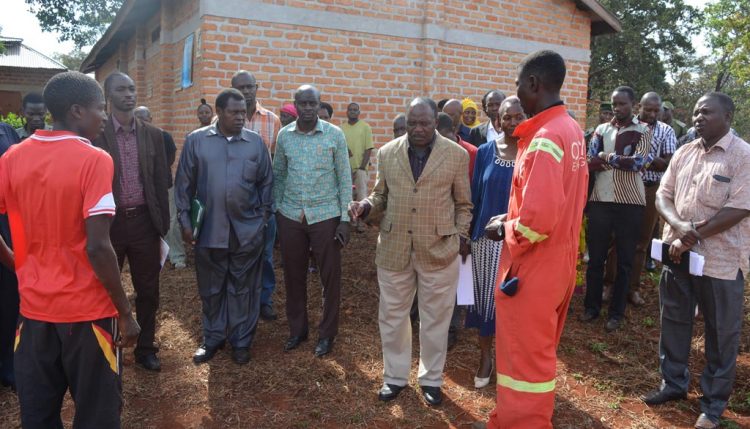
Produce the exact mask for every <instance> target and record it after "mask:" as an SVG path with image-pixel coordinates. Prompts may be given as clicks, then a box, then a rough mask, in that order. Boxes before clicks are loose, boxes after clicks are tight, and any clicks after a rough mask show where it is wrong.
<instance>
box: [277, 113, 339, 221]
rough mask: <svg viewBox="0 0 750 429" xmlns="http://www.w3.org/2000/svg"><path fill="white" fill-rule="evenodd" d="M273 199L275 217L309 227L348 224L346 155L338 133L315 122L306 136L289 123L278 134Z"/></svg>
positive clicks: (329, 126)
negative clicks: (329, 222) (333, 222)
mask: <svg viewBox="0 0 750 429" xmlns="http://www.w3.org/2000/svg"><path fill="white" fill-rule="evenodd" d="M273 175H274V186H273V196H274V200H275V201H276V206H277V208H278V211H279V213H281V214H282V215H283V216H285V217H287V218H289V219H292V220H295V221H298V222H301V221H302V219H303V217H304V218H305V219H306V220H307V223H308V224H313V223H317V222H321V221H324V220H328V219H331V218H335V217H340V218H341V221H342V222H349V214H348V211H347V208H348V205H349V202H350V201H351V200H352V176H351V168H350V167H349V152H348V150H347V146H346V138H345V137H344V133H343V132H342V131H341V129H340V128H339V127H337V126H335V125H332V124H330V123H328V122H326V121H323V120H320V119H319V120H318V122H317V124H316V125H315V129H314V130H312V131H311V132H310V133H303V132H301V131H299V130H297V122H296V121H295V122H292V123H291V124H289V125H287V126H286V127H284V128H282V129H281V131H279V136H278V138H277V139H276V155H275V156H274V159H273Z"/></svg>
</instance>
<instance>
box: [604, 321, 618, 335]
mask: <svg viewBox="0 0 750 429" xmlns="http://www.w3.org/2000/svg"><path fill="white" fill-rule="evenodd" d="M620 326H622V320H619V319H609V320H607V324H606V325H605V326H604V330H605V331H607V332H614V331H616V330H618V329H620Z"/></svg>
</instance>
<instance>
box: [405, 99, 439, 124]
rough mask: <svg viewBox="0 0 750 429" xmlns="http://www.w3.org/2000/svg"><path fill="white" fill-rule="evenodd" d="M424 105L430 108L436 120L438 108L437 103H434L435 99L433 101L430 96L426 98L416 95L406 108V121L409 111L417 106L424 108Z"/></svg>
mask: <svg viewBox="0 0 750 429" xmlns="http://www.w3.org/2000/svg"><path fill="white" fill-rule="evenodd" d="M425 107H427V108H429V109H430V110H432V113H433V114H434V117H435V120H437V115H438V108H437V104H435V101H433V100H432V99H431V98H427V97H417V98H415V99H414V100H412V101H411V103H409V108H408V109H406V117H407V121H408V120H409V112H411V111H412V110H415V109H417V108H420V109H421V108H425Z"/></svg>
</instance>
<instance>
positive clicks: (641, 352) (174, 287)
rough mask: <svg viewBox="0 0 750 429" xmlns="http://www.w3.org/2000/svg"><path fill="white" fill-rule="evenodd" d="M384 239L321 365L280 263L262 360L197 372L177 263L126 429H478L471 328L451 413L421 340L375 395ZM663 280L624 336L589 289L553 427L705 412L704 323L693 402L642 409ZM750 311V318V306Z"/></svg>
mask: <svg viewBox="0 0 750 429" xmlns="http://www.w3.org/2000/svg"><path fill="white" fill-rule="evenodd" d="M376 239H377V233H376V231H374V230H369V231H368V232H366V233H365V234H354V236H353V239H352V242H351V243H350V245H349V247H348V248H347V249H346V250H345V256H344V268H343V285H344V286H343V293H342V303H341V307H342V314H341V324H340V332H339V336H338V337H337V339H336V344H335V348H334V352H333V353H332V354H331V355H329V356H326V357H325V358H323V359H318V358H315V357H314V356H313V348H314V346H315V340H316V339H317V337H316V335H314V331H312V332H311V338H310V340H309V341H308V342H306V343H304V344H303V345H302V346H301V347H299V348H298V349H297V350H294V351H292V352H290V353H285V352H284V351H283V344H284V341H285V339H286V337H287V335H288V331H287V325H286V317H285V316H284V300H285V293H284V287H283V284H284V283H283V275H282V274H281V270H280V268H279V264H278V257H277V260H276V262H277V269H276V275H277V281H278V287H277V292H276V294H275V296H274V301H275V308H276V311H277V312H278V313H279V316H280V317H279V319H278V320H277V321H274V322H264V321H261V322H260V325H259V328H258V332H257V335H256V339H255V342H254V345H253V347H252V349H251V353H252V360H251V362H250V364H248V365H246V366H238V365H236V364H234V363H233V362H232V361H231V359H230V358H229V351H228V350H223V351H221V352H220V353H219V354H218V355H217V356H216V357H215V358H214V359H213V360H212V361H211V362H210V363H208V364H205V365H201V366H195V365H193V363H192V361H191V356H192V353H193V352H194V350H195V348H196V347H197V346H198V345H199V342H200V332H201V331H200V303H199V299H198V294H197V289H196V284H195V275H194V272H193V270H192V267H189V268H188V269H187V270H180V271H175V270H174V269H172V268H171V267H165V270H164V272H163V273H162V283H161V285H162V286H161V299H162V300H161V310H160V313H159V331H158V333H157V339H158V341H159V343H160V347H161V352H160V354H159V356H160V357H161V361H162V365H163V370H162V371H161V372H160V373H151V372H147V371H145V370H142V369H140V368H137V367H135V366H134V364H133V356H132V352H130V351H127V352H125V354H124V355H125V370H124V381H123V384H124V397H125V407H124V410H123V416H122V420H123V427H124V428H128V429H130V428H349V427H352V428H365V427H366V428H467V427H470V425H471V423H472V422H474V421H477V420H484V419H486V417H487V415H488V414H489V412H490V410H491V409H492V407H493V405H494V401H495V391H494V389H493V387H492V386H493V384H490V386H488V387H487V388H485V389H482V390H476V389H474V387H473V376H474V372H475V370H476V368H475V366H476V365H477V363H478V359H479V355H478V348H477V340H476V334H475V332H472V331H470V330H462V331H461V332H460V339H459V343H458V345H457V346H456V347H455V348H454V349H453V350H452V351H450V352H449V354H448V361H447V364H446V369H445V385H444V393H445V397H444V403H443V405H442V406H441V407H438V408H430V407H428V406H426V405H425V404H424V403H423V401H422V400H421V397H420V395H419V391H418V389H414V388H413V386H415V385H416V365H417V354H416V353H417V350H418V348H417V347H418V345H417V344H418V335H417V334H416V332H415V333H414V349H413V351H414V366H413V368H414V369H413V371H412V379H411V382H410V385H411V386H412V388H410V389H407V390H406V391H404V392H403V393H402V394H401V396H399V398H398V399H397V400H396V401H393V402H390V403H381V402H379V401H378V400H377V397H376V394H377V391H378V389H379V387H380V385H381V384H382V380H381V376H382V361H381V351H380V337H379V333H378V326H377V304H378V284H377V278H376V272H375V265H374V263H373V261H374V254H375V243H376ZM277 256H278V254H277ZM125 277H126V278H127V275H126V276H125ZM654 279H656V275H652V276H650V277H649V278H646V282H647V286H646V287H645V299H646V301H647V305H646V306H644V307H642V308H639V309H633V308H629V309H628V311H627V319H626V324H625V325H624V328H623V329H622V330H621V331H619V332H617V333H615V334H609V335H608V334H606V332H605V331H604V320H601V322H597V323H595V324H581V323H580V322H578V320H577V316H578V314H579V313H580V312H581V311H582V310H581V308H582V302H583V295H582V292H581V291H577V293H576V295H575V297H574V299H573V304H572V305H571V310H570V315H571V317H570V318H569V320H568V323H567V326H566V328H565V332H564V334H563V339H562V344H561V346H560V350H559V364H558V376H557V400H556V405H555V415H554V418H553V423H554V425H555V427H557V428H571V429H572V428H575V429H578V428H690V427H692V424H693V423H694V422H695V419H696V417H697V415H698V414H699V405H698V399H697V398H698V396H699V393H700V387H699V385H698V381H697V380H698V379H699V374H700V371H701V369H702V366H703V363H704V359H703V356H702V350H703V348H702V345H703V337H702V323H698V324H697V326H696V332H695V339H694V342H693V350H692V356H691V364H692V366H691V369H692V374H693V383H692V386H691V390H690V394H689V398H688V400H685V401H679V402H677V403H673V404H671V405H665V406H661V407H654V408H649V407H647V406H645V405H644V404H643V403H642V402H641V401H640V400H638V396H639V395H641V394H642V393H644V392H646V391H648V390H650V389H652V388H654V387H656V386H657V385H658V384H659V380H660V377H659V373H658V352H657V349H658V341H659V312H658V293H657V290H656V289H655V287H654ZM126 281H127V282H128V283H129V280H126ZM128 287H129V285H128ZM130 290H131V295H132V288H131V289H130ZM320 291H321V288H320V282H319V281H318V279H317V275H312V276H311V279H310V282H309V288H308V293H309V298H308V307H309V309H310V315H311V326H316V324H317V321H318V320H319V314H320V302H321V293H320ZM131 298H132V296H131ZM745 307H746V309H750V304H749V303H748V298H746V302H745ZM746 314H748V313H747V312H746ZM602 319H604V318H602ZM746 322H747V320H746ZM493 381H494V380H493ZM73 413H74V405H73V403H72V402H71V401H70V400H69V399H66V401H65V405H64V410H63V416H64V420H65V422H66V427H70V423H71V420H72V416H73ZM723 424H724V427H728V428H738V427H748V428H750V324H749V323H745V326H744V329H743V337H742V351H741V355H740V358H739V361H738V373H737V381H736V383H735V391H734V394H733V396H732V399H731V402H730V406H729V410H727V412H726V413H725V414H724V422H723ZM13 427H19V417H18V403H17V400H16V397H15V395H14V394H13V393H11V392H10V391H9V390H7V389H3V390H0V428H13Z"/></svg>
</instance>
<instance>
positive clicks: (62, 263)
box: [0, 130, 117, 323]
mask: <svg viewBox="0 0 750 429" xmlns="http://www.w3.org/2000/svg"><path fill="white" fill-rule="evenodd" d="M113 174H114V166H113V165H112V158H110V156H109V155H108V154H107V152H105V151H103V150H101V149H98V148H95V147H93V146H91V142H89V141H88V140H86V139H84V138H82V137H79V136H77V135H75V134H73V133H72V132H69V131H45V130H38V131H36V132H35V133H34V135H33V136H31V137H29V138H28V139H26V140H25V141H24V142H23V143H22V144H17V145H13V147H11V148H10V149H9V150H8V152H6V154H5V155H3V157H2V158H0V212H2V213H8V215H9V217H10V218H11V225H12V233H13V236H14V239H15V242H14V249H13V250H14V252H15V264H16V275H17V276H18V292H19V295H20V297H21V308H20V312H21V314H22V315H23V316H24V317H27V318H29V319H34V320H40V321H44V322H52V323H74V322H84V321H91V320H98V319H102V318H105V317H112V316H114V315H116V314H117V310H116V309H115V306H114V305H113V304H112V300H111V298H110V297H109V294H108V293H107V290H106V289H105V288H104V286H103V285H102V283H101V281H100V280H99V279H98V278H97V276H96V273H95V272H94V269H93V268H92V267H91V263H90V262H89V258H88V256H87V255H86V242H87V237H86V225H85V222H86V219H88V218H90V217H91V216H113V215H114V214H115V202H114V198H113V196H112V177H113Z"/></svg>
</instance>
